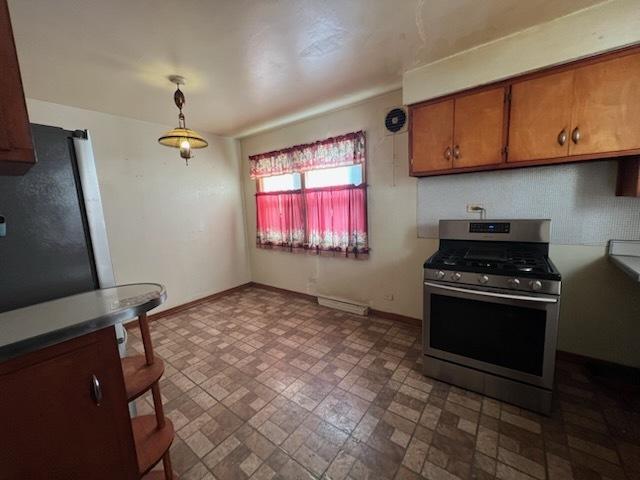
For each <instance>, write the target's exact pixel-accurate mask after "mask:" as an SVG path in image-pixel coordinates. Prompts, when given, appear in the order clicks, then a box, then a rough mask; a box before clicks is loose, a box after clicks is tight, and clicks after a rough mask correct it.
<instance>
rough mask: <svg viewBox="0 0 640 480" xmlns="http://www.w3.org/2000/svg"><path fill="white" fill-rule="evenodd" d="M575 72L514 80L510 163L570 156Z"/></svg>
mask: <svg viewBox="0 0 640 480" xmlns="http://www.w3.org/2000/svg"><path fill="white" fill-rule="evenodd" d="M573 84H574V71H573V70H569V71H566V72H561V73H556V74H553V75H547V76H544V77H539V78H534V79H532V80H525V81H523V82H517V83H514V84H513V85H512V87H511V113H510V118H509V156H508V161H509V162H526V161H532V160H539V159H546V158H557V157H566V156H567V155H569V144H570V143H571V142H570V136H571V111H572V107H573Z"/></svg>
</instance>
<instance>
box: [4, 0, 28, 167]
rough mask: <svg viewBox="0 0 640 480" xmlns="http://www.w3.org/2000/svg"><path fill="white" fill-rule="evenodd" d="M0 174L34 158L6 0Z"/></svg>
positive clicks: (26, 164) (23, 164) (25, 163)
mask: <svg viewBox="0 0 640 480" xmlns="http://www.w3.org/2000/svg"><path fill="white" fill-rule="evenodd" d="M0 72H2V74H0V175H3V174H4V175H7V174H22V173H24V172H25V171H26V170H28V169H29V168H30V167H31V166H32V165H33V164H34V163H35V161H36V158H35V152H34V149H33V142H32V139H31V127H30V125H29V117H28V116H27V107H26V105H25V101H24V92H23V90H22V80H21V78H20V69H19V67H18V58H17V56H16V47H15V44H14V42H13V33H12V30H11V21H10V18H9V8H8V6H7V0H0Z"/></svg>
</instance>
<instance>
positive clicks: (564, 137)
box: [558, 128, 567, 146]
mask: <svg viewBox="0 0 640 480" xmlns="http://www.w3.org/2000/svg"><path fill="white" fill-rule="evenodd" d="M558 143H559V144H560V146H562V145H564V144H565V143H567V131H566V130H565V129H564V128H563V129H562V131H561V132H560V133H559V134H558Z"/></svg>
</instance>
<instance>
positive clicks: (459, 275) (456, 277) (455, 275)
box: [451, 272, 462, 282]
mask: <svg viewBox="0 0 640 480" xmlns="http://www.w3.org/2000/svg"><path fill="white" fill-rule="evenodd" d="M461 278H462V275H461V274H460V273H458V272H456V273H454V274H453V275H451V279H452V280H453V281H454V282H457V281H458V280H460V279H461Z"/></svg>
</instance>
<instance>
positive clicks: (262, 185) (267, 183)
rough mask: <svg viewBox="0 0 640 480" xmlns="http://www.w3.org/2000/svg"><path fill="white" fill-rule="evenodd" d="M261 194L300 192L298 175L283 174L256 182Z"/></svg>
mask: <svg viewBox="0 0 640 480" xmlns="http://www.w3.org/2000/svg"><path fill="white" fill-rule="evenodd" d="M258 185H259V190H260V191H261V192H283V191H286V190H300V174H299V173H285V174H284V175H274V176H273V177H265V178H263V179H261V180H260V181H259V182H258Z"/></svg>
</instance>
